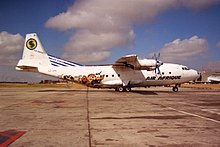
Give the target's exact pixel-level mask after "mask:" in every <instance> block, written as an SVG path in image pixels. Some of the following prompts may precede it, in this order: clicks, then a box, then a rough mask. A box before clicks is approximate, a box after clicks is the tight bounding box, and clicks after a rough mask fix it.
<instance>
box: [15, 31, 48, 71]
mask: <svg viewBox="0 0 220 147" xmlns="http://www.w3.org/2000/svg"><path fill="white" fill-rule="evenodd" d="M50 65H51V64H50V61H49V57H48V55H47V53H46V52H45V50H44V48H43V46H42V45H41V42H40V40H39V38H38V37H37V34H36V33H32V34H27V35H26V38H25V43H24V51H23V55H22V59H20V60H19V62H18V64H17V66H16V70H20V71H32V72H38V68H39V67H40V66H50Z"/></svg>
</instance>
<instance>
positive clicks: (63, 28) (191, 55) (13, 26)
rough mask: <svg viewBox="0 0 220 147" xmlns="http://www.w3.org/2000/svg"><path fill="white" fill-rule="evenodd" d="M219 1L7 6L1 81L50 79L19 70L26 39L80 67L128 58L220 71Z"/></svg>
mask: <svg viewBox="0 0 220 147" xmlns="http://www.w3.org/2000/svg"><path fill="white" fill-rule="evenodd" d="M219 26H220V0H196V1H195V0H111V1H109V0H62V1H61V0H38V1H30V0H2V1H0V81H9V82H13V81H20V82H23V81H28V82H37V81H40V80H41V79H49V77H45V76H42V75H40V74H33V73H24V72H18V71H16V70H15V66H16V64H17V62H18V60H19V59H20V58H21V56H22V50H23V45H24V38H25V34H28V33H33V32H35V33H37V34H38V37H39V38H40V40H41V43H42V45H43V46H44V49H45V50H46V51H47V53H49V54H51V55H54V56H57V57H60V58H63V59H67V60H71V61H74V62H78V63H81V64H106V63H114V61H115V60H117V59H119V58H120V57H122V56H124V55H128V54H137V55H138V56H140V57H141V58H152V56H153V55H154V54H155V53H156V54H158V53H160V55H161V56H160V60H161V61H163V62H171V63H177V64H183V65H187V66H189V67H190V68H194V69H197V70H200V71H201V70H212V71H220V66H219V65H220V29H219Z"/></svg>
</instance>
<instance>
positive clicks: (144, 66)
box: [135, 59, 163, 70]
mask: <svg viewBox="0 0 220 147" xmlns="http://www.w3.org/2000/svg"><path fill="white" fill-rule="evenodd" d="M138 62H139V65H138V66H136V67H135V69H136V70H155V69H156V68H157V67H159V66H160V65H162V64H163V63H162V62H161V61H157V60H154V59H138Z"/></svg>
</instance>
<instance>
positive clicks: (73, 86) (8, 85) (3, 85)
mask: <svg viewBox="0 0 220 147" xmlns="http://www.w3.org/2000/svg"><path fill="white" fill-rule="evenodd" d="M0 88H71V89H85V88H86V86H85V85H81V84H75V83H74V84H16V83H1V84H0Z"/></svg>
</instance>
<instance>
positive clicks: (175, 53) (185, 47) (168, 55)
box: [149, 36, 209, 63]
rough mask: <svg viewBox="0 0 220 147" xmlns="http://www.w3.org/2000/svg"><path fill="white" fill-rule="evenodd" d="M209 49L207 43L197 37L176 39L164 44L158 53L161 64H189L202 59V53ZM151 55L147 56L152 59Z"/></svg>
mask: <svg viewBox="0 0 220 147" xmlns="http://www.w3.org/2000/svg"><path fill="white" fill-rule="evenodd" d="M208 48H209V44H208V41H207V40H206V39H203V38H199V37H198V36H193V37H191V38H189V39H184V40H180V39H176V40H174V41H172V42H169V43H166V44H165V45H164V46H163V47H162V48H161V49H160V50H159V51H158V52H160V54H161V60H162V61H163V62H175V63H177V62H178V63H182V62H186V61H187V62H188V61H189V62H190V61H194V60H197V59H199V58H201V57H202V55H203V53H204V52H205V51H207V50H208ZM152 55H153V53H151V54H150V55H149V57H152Z"/></svg>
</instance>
